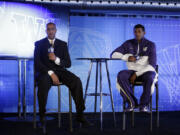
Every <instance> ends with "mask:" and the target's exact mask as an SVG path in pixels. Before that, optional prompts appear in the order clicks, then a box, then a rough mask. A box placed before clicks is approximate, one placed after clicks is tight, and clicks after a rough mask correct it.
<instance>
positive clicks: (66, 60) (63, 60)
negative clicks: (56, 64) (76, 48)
mask: <svg viewBox="0 0 180 135" xmlns="http://www.w3.org/2000/svg"><path fill="white" fill-rule="evenodd" d="M60 65H61V66H62V67H65V68H69V67H71V59H70V56H69V51H68V46H67V44H65V45H64V51H63V58H61V59H60Z"/></svg>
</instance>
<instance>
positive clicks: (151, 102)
mask: <svg viewBox="0 0 180 135" xmlns="http://www.w3.org/2000/svg"><path fill="white" fill-rule="evenodd" d="M150 115H151V120H150V131H152V96H151V97H150Z"/></svg>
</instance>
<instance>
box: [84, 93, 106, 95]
mask: <svg viewBox="0 0 180 135" xmlns="http://www.w3.org/2000/svg"><path fill="white" fill-rule="evenodd" d="M86 95H87V96H100V95H101V93H87V94H86ZM102 96H110V94H109V93H102Z"/></svg>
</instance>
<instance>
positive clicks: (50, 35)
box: [46, 24, 56, 39]
mask: <svg viewBox="0 0 180 135" xmlns="http://www.w3.org/2000/svg"><path fill="white" fill-rule="evenodd" d="M46 33H47V36H48V38H49V39H54V38H55V35H56V26H55V25H53V24H49V25H48V26H47V28H46Z"/></svg>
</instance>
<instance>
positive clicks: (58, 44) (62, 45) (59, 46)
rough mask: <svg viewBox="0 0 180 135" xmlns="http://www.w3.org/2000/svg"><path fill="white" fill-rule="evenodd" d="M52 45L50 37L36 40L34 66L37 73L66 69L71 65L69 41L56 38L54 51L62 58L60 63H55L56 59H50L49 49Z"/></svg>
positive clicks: (37, 74)
mask: <svg viewBox="0 0 180 135" xmlns="http://www.w3.org/2000/svg"><path fill="white" fill-rule="evenodd" d="M50 47H51V44H50V43H49V40H48V38H44V39H41V40H39V41H36V42H35V50H34V66H35V67H34V68H35V75H36V77H38V76H39V75H40V74H43V73H48V71H49V70H53V71H54V72H55V71H58V70H61V71H62V70H66V69H65V68H69V67H70V66H71V59H70V56H69V52H68V47H67V43H66V42H64V41H62V40H59V39H57V38H56V40H55V42H54V53H55V55H56V56H57V57H59V58H60V65H57V64H55V62H54V61H51V60H49V57H48V49H49V48H50Z"/></svg>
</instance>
